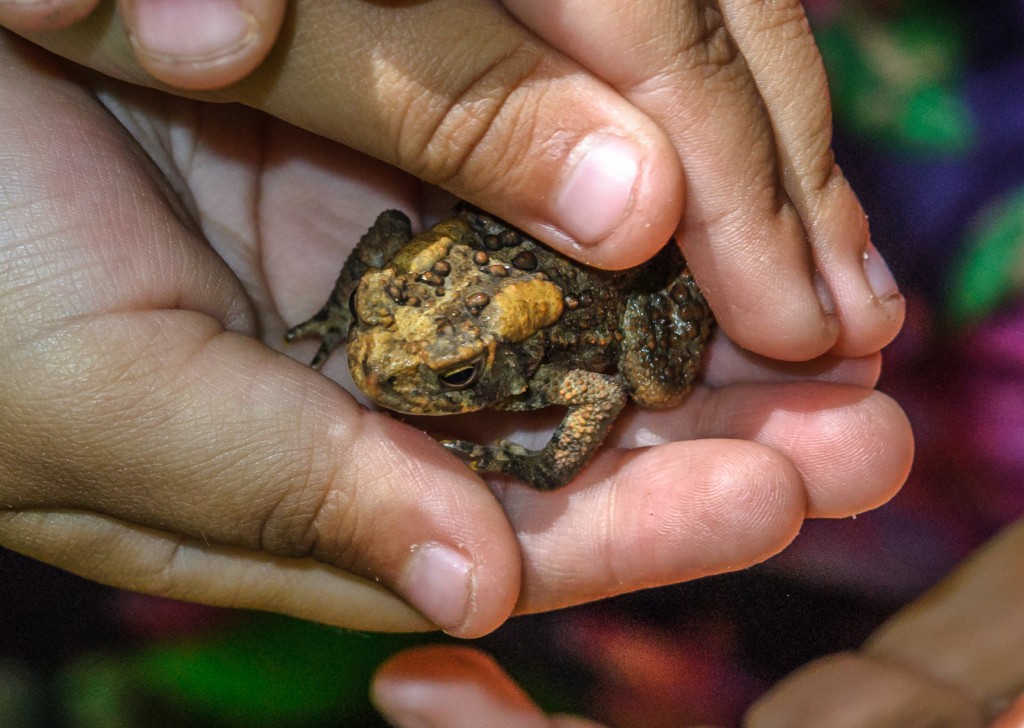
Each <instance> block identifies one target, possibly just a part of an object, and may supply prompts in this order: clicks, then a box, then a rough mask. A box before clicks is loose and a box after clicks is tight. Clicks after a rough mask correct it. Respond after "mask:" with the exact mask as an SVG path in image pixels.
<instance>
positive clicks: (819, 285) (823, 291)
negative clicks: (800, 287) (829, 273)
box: [814, 271, 836, 316]
mask: <svg viewBox="0 0 1024 728" xmlns="http://www.w3.org/2000/svg"><path fill="white" fill-rule="evenodd" d="M814 292H815V293H817V294H818V302H819V303H820V304H821V310H822V311H824V312H825V315H826V316H835V314H836V300H835V299H834V298H832V291H831V289H829V287H828V283H826V282H825V278H824V277H823V276H822V275H821V273H819V272H818V271H814Z"/></svg>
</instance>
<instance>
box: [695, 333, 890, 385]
mask: <svg viewBox="0 0 1024 728" xmlns="http://www.w3.org/2000/svg"><path fill="white" fill-rule="evenodd" d="M705 357H706V359H705V364H704V366H703V369H704V375H703V379H702V381H703V383H704V384H705V385H707V386H709V387H712V388H714V389H718V388H722V387H726V386H730V385H733V384H768V383H782V382H798V381H815V382H830V383H833V384H849V385H852V386H854V387H862V388H865V389H871V388H873V387H874V386H875V385H876V384H877V383H878V377H879V375H880V374H881V368H882V357H881V355H880V354H873V355H869V356H863V357H858V358H856V359H851V358H846V357H835V356H829V355H825V356H821V357H818V358H817V359H812V360H811V361H806V362H783V361H779V360H777V359H768V358H766V357H763V356H759V355H757V354H754V353H753V352H751V351H749V350H747V349H744V348H742V347H740V346H737V345H736V344H735V343H733V342H732V341H731V340H730V339H729V337H727V336H722V335H719V336H717V337H716V338H715V340H714V342H713V343H712V345H711V346H710V347H709V348H708V350H707V353H706V354H705Z"/></svg>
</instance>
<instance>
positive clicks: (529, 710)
mask: <svg viewBox="0 0 1024 728" xmlns="http://www.w3.org/2000/svg"><path fill="white" fill-rule="evenodd" d="M371 699H372V700H373V703H374V705H375V706H376V707H377V709H378V710H379V711H380V712H381V713H382V714H383V715H384V717H385V718H387V720H388V721H389V722H390V723H391V724H392V725H395V726H398V727H399V728H416V727H417V726H423V725H432V726H445V728H462V727H463V726H465V728H477V726H486V725H494V726H498V725H500V726H507V727H508V728H545V727H546V726H551V725H552V724H551V723H550V722H549V721H548V719H547V718H545V717H544V715H543V713H541V711H540V709H539V708H538V707H537V706H536V705H535V704H534V703H533V701H532V700H530V698H529V696H527V695H526V694H525V693H524V692H523V691H522V690H521V689H520V688H519V686H518V685H516V684H515V683H514V682H512V680H511V679H510V678H509V676H508V675H506V674H505V672H504V671H503V670H502V669H501V668H500V667H499V666H498V664H497V663H496V662H495V661H494V660H493V659H492V658H491V657H490V656H488V655H486V654H485V653H483V652H480V651H479V650H474V649H470V648H468V647H457V646H449V645H431V646H427V647H418V648H414V649H411V650H405V651H404V652H401V653H399V654H398V655H396V656H395V657H392V658H391V659H390V660H388V661H387V662H386V663H384V665H383V666H381V668H380V669H379V670H378V671H377V674H376V675H375V676H374V678H373V683H372V686H371Z"/></svg>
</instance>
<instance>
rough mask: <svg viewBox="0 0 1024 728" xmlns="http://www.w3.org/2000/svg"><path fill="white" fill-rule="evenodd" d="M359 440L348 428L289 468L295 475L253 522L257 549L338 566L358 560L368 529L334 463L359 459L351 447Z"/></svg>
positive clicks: (352, 488)
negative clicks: (299, 464) (306, 461)
mask: <svg viewBox="0 0 1024 728" xmlns="http://www.w3.org/2000/svg"><path fill="white" fill-rule="evenodd" d="M357 439H358V438H355V437H352V436H351V433H350V432H348V431H346V432H345V434H344V435H339V436H335V437H329V439H328V444H327V446H325V447H316V448H312V447H311V448H309V451H310V455H309V462H308V463H307V464H306V465H305V466H303V467H300V468H294V467H293V468H292V471H293V472H295V473H296V475H294V476H293V478H292V480H291V482H290V483H288V484H287V485H284V486H280V487H281V490H280V495H278V496H277V497H276V498H274V499H273V502H271V503H270V504H269V505H268V506H267V507H266V508H265V509H264V511H263V515H262V516H261V517H260V518H259V519H258V520H257V525H256V529H255V535H254V536H253V542H254V544H253V545H254V547H255V548H257V549H259V550H261V551H265V552H267V553H270V554H273V555H276V556H285V557H288V558H312V559H314V560H316V561H320V562H323V563H330V564H333V565H335V566H338V567H341V568H348V567H349V566H351V565H352V564H354V563H356V562H357V561H358V560H359V559H360V557H361V554H360V553H359V551H360V544H361V543H363V542H364V541H365V539H364V538H363V535H365V534H366V533H367V529H366V528H365V527H364V523H363V522H364V521H365V520H366V515H365V513H364V509H363V508H362V507H361V506H362V505H363V504H361V503H360V500H359V498H358V497H357V493H358V491H359V488H357V487H356V484H355V483H354V482H353V476H352V473H351V472H350V471H349V470H346V471H344V472H343V471H342V470H341V469H340V468H339V466H338V464H339V463H352V462H358V458H357V456H356V454H355V453H353V452H352V446H351V443H352V442H354V441H356V440H357ZM271 480H272V479H271ZM278 482H280V481H278Z"/></svg>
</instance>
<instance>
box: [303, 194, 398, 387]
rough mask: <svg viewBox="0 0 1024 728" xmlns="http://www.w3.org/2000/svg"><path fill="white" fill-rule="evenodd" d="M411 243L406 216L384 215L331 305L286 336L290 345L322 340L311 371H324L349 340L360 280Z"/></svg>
mask: <svg viewBox="0 0 1024 728" xmlns="http://www.w3.org/2000/svg"><path fill="white" fill-rule="evenodd" d="M411 239H412V227H411V225H410V223H409V218H408V217H406V215H405V214H404V213H402V212H399V211H398V210H385V211H384V212H382V213H381V214H380V215H379V216H378V217H377V221H376V222H374V223H373V227H371V228H370V229H369V230H368V231H367V232H366V234H365V235H363V237H362V238H360V239H359V242H358V243H357V244H356V247H355V248H354V249H353V250H352V253H351V254H350V255H349V257H348V260H346V261H345V265H344V266H342V268H341V273H339V274H338V280H337V281H336V282H335V284H334V290H332V291H331V296H330V298H328V299H327V303H325V304H324V305H323V307H322V308H321V309H320V310H319V311H317V312H316V313H315V314H313V316H311V317H310V318H309V319H307V320H305V321H303V322H302V323H301V324H297V325H295V326H293V327H291V328H290V329H288V331H287V332H285V335H284V340H285V341H287V342H289V343H291V342H293V341H296V340H298V339H302V338H305V337H307V336H319V337H320V348H319V349H318V350H317V352H316V356H314V357H313V361H311V362H310V364H309V365H310V366H311V367H313V368H314V369H319V368H320V367H322V366H323V365H324V362H325V361H327V359H328V357H329V356H330V355H331V352H332V351H334V350H335V349H337V348H338V347H339V346H341V345H342V344H344V343H345V340H346V339H347V338H348V329H349V325H350V324H351V322H352V312H351V310H350V309H349V305H348V299H349V296H351V295H352V291H354V290H355V289H356V286H357V285H359V279H360V278H362V277H363V274H364V273H366V271H367V270H369V269H370V268H381V267H383V266H384V264H385V263H386V262H387V261H388V260H390V259H391V258H392V257H393V256H394V255H395V253H397V252H398V251H399V250H401V249H402V247H403V246H404V245H405V244H406V243H408V242H409V241H410V240H411Z"/></svg>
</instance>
